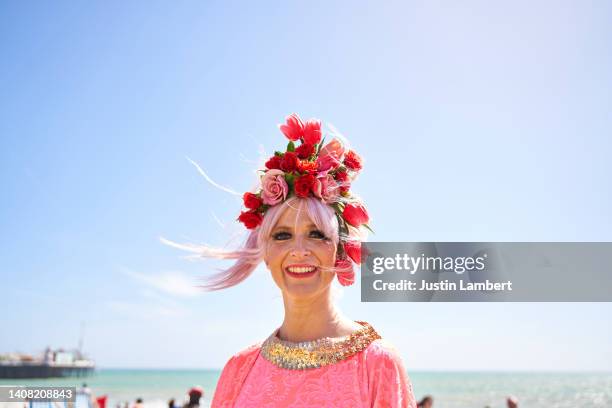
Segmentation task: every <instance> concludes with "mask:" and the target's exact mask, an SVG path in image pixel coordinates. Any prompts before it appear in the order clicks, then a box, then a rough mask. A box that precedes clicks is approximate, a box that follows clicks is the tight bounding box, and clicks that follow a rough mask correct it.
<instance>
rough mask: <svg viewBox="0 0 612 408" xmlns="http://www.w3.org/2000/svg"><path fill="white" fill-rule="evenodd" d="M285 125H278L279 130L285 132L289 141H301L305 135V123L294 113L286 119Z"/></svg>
mask: <svg viewBox="0 0 612 408" xmlns="http://www.w3.org/2000/svg"><path fill="white" fill-rule="evenodd" d="M285 122H287V123H286V124H284V125H278V128H279V129H280V130H281V132H283V134H284V135H285V136H286V137H287V139H289V140H294V141H295V140H299V138H301V137H302V136H303V135H304V122H302V119H300V117H299V116H298V115H297V113H292V114H291V115H289V116H287V117H286V118H285Z"/></svg>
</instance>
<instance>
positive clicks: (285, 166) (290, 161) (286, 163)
mask: <svg viewBox="0 0 612 408" xmlns="http://www.w3.org/2000/svg"><path fill="white" fill-rule="evenodd" d="M298 160H299V159H298V157H297V155H296V154H295V153H294V152H287V153H285V154H284V155H283V159H282V160H281V163H280V168H281V170H282V171H284V172H285V173H291V172H292V171H294V170H295V169H296V168H297V165H298Z"/></svg>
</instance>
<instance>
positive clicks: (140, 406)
mask: <svg viewBox="0 0 612 408" xmlns="http://www.w3.org/2000/svg"><path fill="white" fill-rule="evenodd" d="M132 408H144V404H143V403H142V398H138V399H136V403H135V404H134V406H133V407H132Z"/></svg>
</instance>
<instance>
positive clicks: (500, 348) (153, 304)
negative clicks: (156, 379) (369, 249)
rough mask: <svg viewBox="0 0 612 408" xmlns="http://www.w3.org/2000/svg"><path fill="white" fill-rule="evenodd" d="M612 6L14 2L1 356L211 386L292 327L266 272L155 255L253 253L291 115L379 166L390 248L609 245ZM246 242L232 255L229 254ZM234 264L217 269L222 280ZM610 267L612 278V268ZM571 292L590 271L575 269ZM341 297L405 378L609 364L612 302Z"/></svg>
mask: <svg viewBox="0 0 612 408" xmlns="http://www.w3.org/2000/svg"><path fill="white" fill-rule="evenodd" d="M611 20H612V5H611V3H610V2H606V1H592V2H578V1H538V2H530V1H513V2H493V3H492V2H486V1H482V2H481V1H465V2H455V1H448V2H432V1H418V2H417V1H398V2H368V3H366V2H354V1H346V2H327V1H326V2H312V1H311V2H299V3H291V4H288V3H287V2H284V3H278V2H276V3H268V4H266V3H263V2H242V3H238V2H225V1H224V2H221V1H206V2H195V1H185V2H172V3H169V2H149V1H147V2H137V1H135V2H129V3H126V2H37V3H36V4H32V3H27V2H18V1H13V2H2V3H1V4H0V92H1V95H2V96H1V98H0V187H1V189H0V197H1V199H0V255H1V259H2V262H1V265H0V282H1V287H2V289H1V290H2V313H0V327H2V329H1V330H0V351H16V350H20V351H25V352H36V351H39V350H42V349H43V348H44V347H45V346H47V345H51V346H54V347H60V346H64V347H71V346H76V344H77V341H78V338H79V332H80V327H81V325H82V323H84V334H85V335H84V346H85V349H86V351H87V352H88V353H89V354H90V355H91V356H92V357H94V358H95V359H96V360H97V362H98V364H99V365H100V366H103V367H193V368H204V367H211V368H215V367H221V366H222V365H223V364H224V363H225V361H226V360H227V358H229V356H230V355H231V354H232V353H235V352H236V351H238V350H239V349H241V348H243V347H245V346H247V345H248V344H251V343H253V342H255V341H257V340H262V339H264V338H265V337H267V336H268V335H269V334H270V333H271V332H272V330H273V329H274V328H276V327H277V326H278V324H279V323H280V321H281V319H282V305H281V301H280V296H279V293H278V291H277V290H276V288H275V286H274V284H273V283H272V281H271V279H270V277H269V276H268V275H267V273H266V271H265V270H264V269H263V268H262V269H260V270H258V271H257V272H256V273H255V274H254V275H253V276H252V277H251V278H249V279H248V280H247V281H246V282H244V283H243V284H241V285H239V286H238V287H235V288H232V289H229V290H226V291H223V292H221V293H211V294H198V293H197V292H196V291H194V290H193V289H192V287H193V284H195V283H197V279H198V278H199V277H201V276H205V275H207V274H210V273H211V272H212V271H213V270H214V267H217V266H219V263H218V262H190V261H186V260H184V259H182V258H181V256H182V255H184V254H183V253H182V252H180V251H178V250H175V249H173V248H170V247H167V246H164V245H162V244H161V243H160V242H159V237H160V236H164V237H167V238H169V239H173V240H176V241H193V242H205V243H209V244H213V245H225V244H227V243H228V242H234V243H237V242H239V240H240V236H236V234H238V233H240V232H241V231H243V229H242V227H241V226H240V225H238V224H237V223H235V221H234V219H235V217H236V216H237V214H238V212H239V211H240V208H241V203H240V200H239V199H237V198H235V197H233V196H231V195H228V194H225V193H223V192H221V191H219V190H217V189H215V188H213V187H212V186H211V185H209V184H208V183H206V181H204V179H202V177H201V176H200V175H199V174H198V173H197V171H196V170H195V168H194V167H193V166H192V165H191V164H190V163H189V162H188V161H187V159H186V157H190V158H191V159H193V160H195V161H196V162H198V163H199V164H200V165H201V166H202V167H203V168H204V169H206V171H207V172H208V173H209V174H210V176H211V177H213V178H214V179H215V180H216V181H217V182H219V183H220V184H223V185H227V186H230V187H232V188H233V189H235V190H237V191H246V190H248V189H249V188H250V187H252V185H253V182H254V181H255V176H254V173H253V171H254V170H255V169H256V168H257V165H258V163H259V162H260V159H261V156H260V152H261V151H263V152H265V153H266V154H270V153H272V151H273V150H274V149H277V148H279V147H281V146H283V145H284V144H285V141H284V138H283V136H282V135H281V134H280V132H279V131H278V130H277V129H276V124H277V123H279V122H281V121H282V119H283V117H284V116H285V115H286V114H288V113H291V112H298V113H299V114H301V115H302V116H304V117H307V118H308V117H312V116H315V117H319V118H321V119H323V120H324V121H326V122H331V123H333V124H334V125H335V126H336V127H337V128H338V129H339V130H340V131H341V132H342V133H343V134H344V135H346V136H347V137H348V138H349V140H350V141H351V143H352V145H353V147H354V148H355V149H356V150H357V151H358V152H360V153H361V154H362V155H363V156H364V158H365V160H366V167H365V169H364V171H363V173H362V175H361V176H360V179H359V180H358V181H357V182H356V183H355V185H354V190H355V191H356V192H357V193H358V194H360V195H361V196H362V197H363V198H364V199H365V201H366V204H367V206H368V209H369V211H370V213H371V215H372V218H373V222H372V226H373V227H374V229H375V230H376V235H374V236H372V237H371V240H375V241H610V240H611V239H612V228H611V227H612V216H611V211H610V208H612V183H611V182H610V174H612V164H611V160H610V154H611V150H612V149H611V148H612V142H611V141H610V135H611V134H612V123H611V122H612V119H611V118H612V114H611V112H610V106H612V75H611V74H610V73H611V72H612V52H611V51H612V49H611V42H610V39H611V38H612V29H611V27H612V21H611ZM232 240H233V241H232ZM225 265H226V264H225ZM608 267H609V265H608ZM577 272H578V273H579V271H577ZM359 297H360V295H359V287H358V285H356V286H355V287H351V288H349V289H346V290H344V291H343V293H342V295H341V299H340V300H339V303H340V305H341V307H342V308H343V310H344V311H345V312H346V313H347V314H348V315H349V316H350V317H353V318H355V319H360V320H367V321H369V322H370V323H372V324H373V325H374V327H376V328H377V329H378V330H379V332H381V334H382V335H383V336H385V337H386V338H388V339H389V340H390V341H391V342H393V343H395V345H396V346H397V347H398V348H399V349H400V351H401V353H402V355H403V357H404V360H405V362H406V365H407V367H408V368H409V369H410V370H417V369H419V370H424V369H436V370H445V369H453V370H460V369H471V370H478V369H486V370H514V369H537V370H544V369H546V370H610V369H612V343H611V342H610V339H611V338H612V321H611V320H612V318H611V317H610V316H612V304H609V303H599V304H595V303H593V304H588V303H587V304H584V303H583V304H579V303H567V304H563V303H549V304H544V303H528V304H510V303H503V304H501V303H498V304H490V303H478V304H456V303H452V304H442V303H437V304H430V303H422V304H415V303H402V304H399V303H386V304H366V303H360V300H359Z"/></svg>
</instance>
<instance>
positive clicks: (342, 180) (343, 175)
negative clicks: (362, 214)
mask: <svg viewBox="0 0 612 408" xmlns="http://www.w3.org/2000/svg"><path fill="white" fill-rule="evenodd" d="M334 179H336V181H337V182H338V184H339V185H340V192H341V193H346V192H347V191H349V188H350V187H351V182H350V180H349V175H348V173H347V172H346V171H339V172H337V173H336V174H334Z"/></svg>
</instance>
